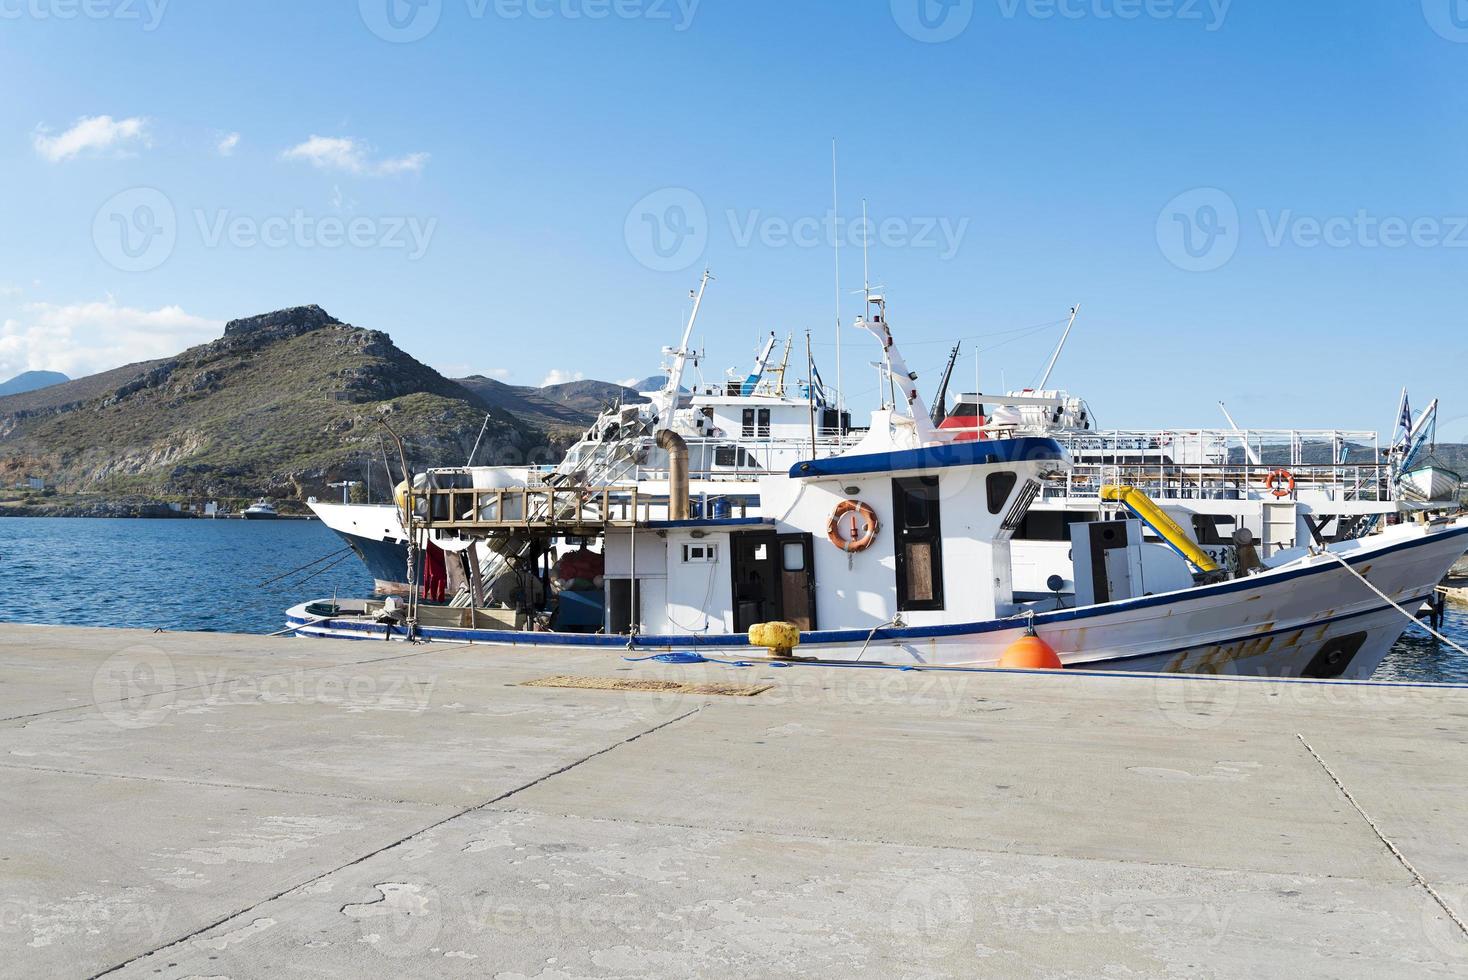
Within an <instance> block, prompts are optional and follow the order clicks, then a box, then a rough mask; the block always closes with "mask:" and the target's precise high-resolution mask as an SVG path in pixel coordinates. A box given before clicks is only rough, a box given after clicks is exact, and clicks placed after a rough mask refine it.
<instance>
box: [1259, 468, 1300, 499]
mask: <svg viewBox="0 0 1468 980" xmlns="http://www.w3.org/2000/svg"><path fill="white" fill-rule="evenodd" d="M1264 486H1265V488H1266V489H1268V490H1269V492H1270V493H1272V494H1274V495H1275V496H1276V497H1281V498H1283V497H1288V496H1290V495H1291V494H1293V493H1294V492H1295V474H1293V473H1291V472H1290V471H1289V470H1270V471H1269V475H1268V476H1266V477H1265V478H1264Z"/></svg>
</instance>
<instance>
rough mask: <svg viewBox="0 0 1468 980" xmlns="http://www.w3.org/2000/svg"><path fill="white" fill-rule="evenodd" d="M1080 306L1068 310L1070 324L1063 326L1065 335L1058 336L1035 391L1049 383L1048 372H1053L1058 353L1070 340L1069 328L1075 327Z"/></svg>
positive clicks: (1040, 389)
mask: <svg viewBox="0 0 1468 980" xmlns="http://www.w3.org/2000/svg"><path fill="white" fill-rule="evenodd" d="M1080 313H1081V304H1079V303H1077V304H1076V305H1075V306H1072V307H1071V308H1070V322H1069V323H1067V324H1066V325H1065V333H1063V334H1061V335H1060V343H1059V344H1057V345H1056V347H1055V353H1054V354H1051V355H1050V363H1049V364H1047V365H1045V376H1044V377H1042V378H1041V379H1040V383H1039V384H1038V385H1036V386H1035V388H1036V390H1039V391H1043V390H1044V388H1045V385H1046V384H1047V383H1048V382H1049V381H1050V372H1052V371H1054V370H1055V362H1056V361H1058V360H1060V352H1061V351H1063V350H1065V342H1066V341H1067V340H1068V339H1070V328H1071V327H1073V326H1075V325H1076V317H1078V316H1080Z"/></svg>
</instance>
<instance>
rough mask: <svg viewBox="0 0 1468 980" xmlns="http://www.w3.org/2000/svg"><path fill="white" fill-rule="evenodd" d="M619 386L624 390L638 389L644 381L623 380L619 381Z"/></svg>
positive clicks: (637, 379)
mask: <svg viewBox="0 0 1468 980" xmlns="http://www.w3.org/2000/svg"><path fill="white" fill-rule="evenodd" d="M617 384H619V385H621V386H622V387H623V388H636V387H637V386H638V385H640V384H642V379H641V378H623V379H622V380H621V381H618V382H617Z"/></svg>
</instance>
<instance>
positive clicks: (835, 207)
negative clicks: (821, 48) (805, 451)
mask: <svg viewBox="0 0 1468 980" xmlns="http://www.w3.org/2000/svg"><path fill="white" fill-rule="evenodd" d="M831 237H832V238H833V239H835V241H836V418H837V420H838V421H837V425H838V427H839V425H840V421H839V420H840V418H841V403H842V401H843V400H844V399H845V398H846V390H845V387H844V386H843V385H842V384H841V195H840V194H839V193H838V191H837V184H836V140H835V139H834V138H833V139H832V140H831ZM807 339H809V338H807Z"/></svg>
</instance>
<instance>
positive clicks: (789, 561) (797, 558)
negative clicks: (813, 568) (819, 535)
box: [781, 541, 806, 572]
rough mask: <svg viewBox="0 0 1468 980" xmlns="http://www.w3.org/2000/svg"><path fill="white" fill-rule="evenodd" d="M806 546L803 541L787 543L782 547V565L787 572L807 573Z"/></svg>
mask: <svg viewBox="0 0 1468 980" xmlns="http://www.w3.org/2000/svg"><path fill="white" fill-rule="evenodd" d="M805 548H806V546H805V544H804V542H801V541H786V542H785V543H784V544H783V545H781V549H782V552H783V554H782V564H783V566H784V569H785V571H787V572H803V571H805Z"/></svg>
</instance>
